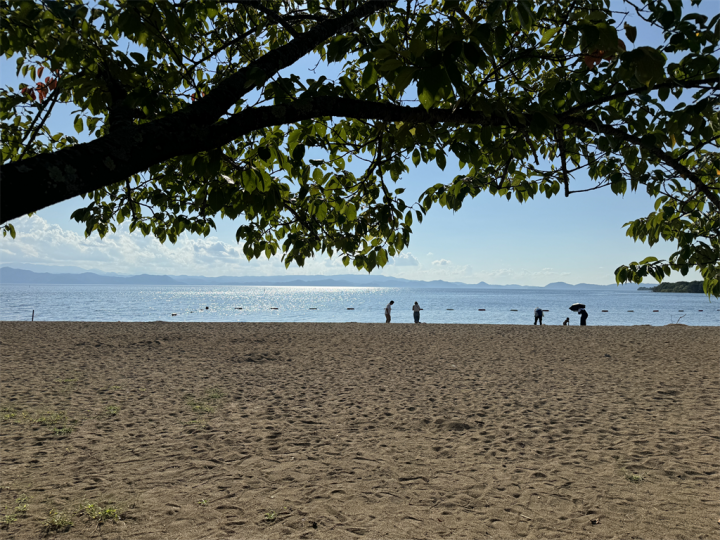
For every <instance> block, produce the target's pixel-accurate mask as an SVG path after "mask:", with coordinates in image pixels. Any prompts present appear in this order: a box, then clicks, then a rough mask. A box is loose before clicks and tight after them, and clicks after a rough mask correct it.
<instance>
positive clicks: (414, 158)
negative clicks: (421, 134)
mask: <svg viewBox="0 0 720 540" xmlns="http://www.w3.org/2000/svg"><path fill="white" fill-rule="evenodd" d="M412 162H413V165H415V166H416V167H417V166H418V165H420V151H419V150H418V149H417V148H416V149H415V150H413V153H412Z"/></svg>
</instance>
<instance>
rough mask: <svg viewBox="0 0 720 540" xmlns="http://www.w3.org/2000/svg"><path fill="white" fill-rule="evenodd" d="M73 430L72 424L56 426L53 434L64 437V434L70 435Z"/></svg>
mask: <svg viewBox="0 0 720 540" xmlns="http://www.w3.org/2000/svg"><path fill="white" fill-rule="evenodd" d="M72 432H73V428H72V426H64V427H56V428H55V435H58V436H60V437H64V436H65V435H70V434H71V433H72Z"/></svg>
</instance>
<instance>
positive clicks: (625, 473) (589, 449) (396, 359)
mask: <svg viewBox="0 0 720 540" xmlns="http://www.w3.org/2000/svg"><path fill="white" fill-rule="evenodd" d="M0 343H1V344H0V352H1V354H2V366H1V367H2V385H1V388H0V390H1V394H0V405H1V406H2V407H3V409H2V422H1V423H0V427H1V428H2V439H1V443H2V444H1V447H0V467H1V468H0V473H1V476H2V479H1V480H0V497H1V500H0V506H1V507H2V508H3V509H4V510H3V513H2V515H3V521H4V523H3V525H4V527H3V528H2V529H0V538H18V539H37V538H40V537H41V536H42V535H43V534H45V533H44V532H43V528H44V527H45V526H46V523H47V522H48V519H49V516H50V512H51V511H54V512H56V513H55V516H56V518H58V516H59V518H62V517H63V515H64V516H65V517H66V518H67V519H69V520H71V521H72V522H73V526H72V527H71V528H70V529H69V531H67V532H50V536H53V535H55V534H57V536H58V537H59V538H68V539H69V538H108V539H119V538H132V539H157V538H162V539H175V538H177V539H183V540H191V539H200V538H238V539H241V538H242V539H254V538H258V539H264V538H307V539H344V538H361V537H362V538H367V539H370V538H388V539H394V538H398V539H403V538H417V539H421V538H428V539H430V538H473V539H474V538H497V539H502V538H528V539H531V538H532V539H535V538H543V539H544V538H564V539H583V538H592V539H603V538H628V539H630V538H642V539H662V538H678V539H680V538H688V539H689V538H718V534H719V532H720V526H719V525H718V518H720V504H719V501H720V433H719V429H718V426H719V420H720V412H719V411H720V384H719V383H720V380H719V379H720V369H719V366H720V362H719V360H718V357H719V353H718V351H719V350H720V333H719V332H718V329H717V328H692V327H683V326H668V327H602V328H601V327H587V328H581V327H577V326H575V327H569V328H567V327H533V326H530V327H527V326H526V327H519V326H469V325H412V324H392V325H383V324H378V325H370V324H199V323H189V324H182V323H132V324H131V323H117V324H114V323H38V322H36V323H15V322H2V323H0ZM90 505H92V506H90ZM115 513H116V514H117V515H118V516H119V519H118V520H117V521H115V520H113V517H114V515H115ZM103 517H104V518H105V521H104V522H102V520H103ZM59 518H58V519H57V522H56V525H57V523H58V522H62V521H63V520H62V519H59ZM13 519H14V520H13ZM57 528H60V526H59V525H57Z"/></svg>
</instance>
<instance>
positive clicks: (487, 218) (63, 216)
mask: <svg viewBox="0 0 720 540" xmlns="http://www.w3.org/2000/svg"><path fill="white" fill-rule="evenodd" d="M687 4H688V5H686V9H687V10H688V11H690V7H689V2H688V3H687ZM717 7H720V1H718V0H709V1H708V0H705V1H704V2H703V5H702V6H701V8H699V9H698V8H693V9H692V11H700V12H704V13H707V14H711V15H712V14H713V11H716V9H717ZM630 22H631V23H632V24H637V20H630ZM638 27H639V28H638V30H639V35H638V38H637V40H636V42H635V46H639V45H644V44H652V43H653V42H655V41H656V40H657V39H658V36H657V35H656V34H654V33H650V32H648V31H647V30H644V29H643V28H642V26H640V25H639V24H638ZM628 45H629V43H628ZM310 67H315V64H314V63H312V64H307V63H306V64H298V65H297V66H296V67H295V68H294V69H293V70H292V71H294V72H296V73H298V74H299V75H301V76H303V75H304V73H307V75H306V77H307V78H317V76H318V75H319V74H318V73H312V72H310V71H309V68H310ZM0 75H1V76H2V84H3V86H5V85H10V86H13V87H15V88H17V82H18V81H17V79H16V78H15V65H14V61H12V60H10V61H7V60H4V59H3V60H2V61H0ZM69 118H70V117H69V116H68V115H66V116H65V117H64V118H55V119H54V122H55V126H58V127H60V128H61V129H64V130H66V131H70V132H74V131H73V129H72V120H71V119H69ZM459 173H460V171H459V169H458V168H457V165H456V164H454V163H451V162H450V160H449V162H448V166H447V167H446V169H445V171H441V170H440V169H439V168H437V167H436V166H435V165H434V164H433V165H424V166H422V167H420V168H418V169H415V168H413V167H412V166H411V171H410V173H409V174H406V175H405V176H404V177H403V178H401V180H400V182H399V183H398V186H397V187H405V188H406V192H405V196H406V201H415V200H417V197H418V195H419V194H420V193H421V192H422V191H423V190H425V189H426V188H427V187H429V186H430V185H432V184H435V183H438V182H448V181H450V180H451V179H452V178H453V177H454V176H455V175H457V174H459ZM580 180H581V179H580ZM80 206H83V201H82V200H81V199H79V198H78V199H74V200H70V201H65V202H63V203H60V204H57V205H55V206H52V207H49V208H46V209H44V210H41V211H40V212H38V214H37V215H35V216H33V217H31V218H21V219H18V220H15V221H14V222H13V223H14V225H15V228H16V230H17V233H18V235H17V239H16V240H11V239H10V238H9V237H8V238H3V239H0V263H12V262H24V263H35V264H48V265H72V266H80V267H84V268H93V269H98V270H103V271H108V272H121V273H128V274H139V273H150V274H190V275H206V276H220V275H237V276H242V275H280V274H285V273H292V274H341V273H352V272H356V270H353V269H352V268H345V267H344V266H343V265H342V263H341V262H340V261H339V260H335V259H330V258H328V257H326V256H317V257H316V258H315V259H312V260H309V261H308V262H307V263H306V265H305V267H304V268H297V267H291V268H290V269H288V270H285V267H284V264H283V263H282V261H281V260H280V259H279V257H277V258H272V259H271V260H266V259H264V258H263V259H260V260H255V261H250V262H248V261H247V259H246V258H245V257H244V256H243V255H242V249H241V246H238V244H237V243H236V241H235V230H236V229H237V226H238V223H233V222H232V221H230V220H218V228H217V230H216V231H214V232H213V234H211V236H209V237H207V238H202V237H198V236H192V235H189V234H184V235H183V236H181V238H180V239H179V241H178V243H177V244H175V245H172V244H169V243H166V244H164V245H161V244H160V243H159V242H158V241H157V240H155V239H153V238H149V237H148V238H145V237H143V236H142V235H141V234H140V233H139V232H136V233H133V234H129V233H128V232H127V228H126V227H124V226H121V227H120V229H119V232H118V233H116V234H113V235H108V236H106V237H105V239H103V240H100V239H99V238H97V236H93V237H90V238H87V239H85V238H84V234H83V230H84V229H83V226H82V225H80V224H78V223H75V222H74V221H71V220H70V219H69V218H70V214H71V213H72V211H73V210H75V209H77V208H79V207H80ZM650 211H652V200H651V199H650V197H648V196H647V195H646V194H644V193H629V194H626V195H625V196H624V197H619V196H616V195H613V194H612V193H611V192H610V191H609V190H599V191H595V192H590V193H579V194H574V195H572V196H571V197H569V198H565V197H562V196H558V197H554V198H553V199H550V200H547V199H545V197H544V196H543V197H542V198H537V199H535V200H531V201H530V202H528V203H525V204H522V205H521V204H520V203H518V202H517V201H515V200H512V201H507V200H506V199H504V198H502V199H501V198H498V197H492V196H491V195H489V194H483V195H481V196H479V197H477V198H476V199H474V200H472V201H468V202H467V203H466V204H465V206H464V207H463V208H462V209H461V210H460V211H459V212H456V213H453V212H450V211H448V210H445V209H442V208H439V207H437V208H433V209H431V210H430V212H429V214H428V216H427V217H426V218H425V220H424V221H423V223H422V224H418V223H417V222H416V223H415V224H414V226H413V230H414V235H413V237H412V239H411V242H410V247H409V249H407V250H406V251H405V252H403V254H402V256H401V257H397V258H395V260H394V261H392V264H388V265H387V266H386V267H385V268H383V269H378V270H376V271H375V273H381V274H385V275H392V276H396V277H404V278H408V279H421V280H432V279H444V280H447V281H461V282H465V283H477V282H479V281H485V282H488V283H493V284H511V283H515V284H521V285H545V284H547V283H550V282H554V281H565V282H568V283H580V282H585V283H598V284H608V283H613V282H614V275H613V272H614V270H615V268H616V267H617V266H619V265H621V264H624V263H629V262H631V261H637V260H641V259H643V258H645V257H647V256H649V255H653V256H655V257H658V258H667V257H668V256H669V255H670V254H671V253H672V252H673V251H674V250H673V248H674V246H673V245H672V244H659V245H656V246H654V247H653V248H649V247H648V246H647V245H644V244H641V243H634V242H633V241H632V239H630V238H628V237H626V236H625V231H624V228H623V224H624V223H626V222H627V221H630V220H631V219H635V218H638V217H640V216H644V215H647V214H648V213H649V212H650ZM679 279H699V275H698V274H696V273H693V274H690V275H688V276H687V277H685V278H683V277H682V276H680V275H679V274H678V275H675V274H674V275H673V276H672V278H671V281H674V280H679Z"/></svg>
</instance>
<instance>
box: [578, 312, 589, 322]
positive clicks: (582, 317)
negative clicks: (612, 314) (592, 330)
mask: <svg viewBox="0 0 720 540" xmlns="http://www.w3.org/2000/svg"><path fill="white" fill-rule="evenodd" d="M578 315H580V326H587V323H586V321H587V318H588V312H587V311H585V308H580V309H578Z"/></svg>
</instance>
